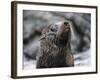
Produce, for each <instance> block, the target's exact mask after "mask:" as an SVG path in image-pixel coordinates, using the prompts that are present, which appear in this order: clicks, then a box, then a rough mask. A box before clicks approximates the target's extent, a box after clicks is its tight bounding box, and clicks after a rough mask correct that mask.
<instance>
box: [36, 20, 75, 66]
mask: <svg viewBox="0 0 100 80" xmlns="http://www.w3.org/2000/svg"><path fill="white" fill-rule="evenodd" d="M70 42H71V25H70V23H69V22H68V21H62V22H57V23H54V24H50V25H49V26H47V27H46V28H44V29H43V31H42V36H41V39H40V51H39V53H38V55H37V65H36V68H57V67H71V66H74V60H73V55H72V51H71V45H70Z"/></svg>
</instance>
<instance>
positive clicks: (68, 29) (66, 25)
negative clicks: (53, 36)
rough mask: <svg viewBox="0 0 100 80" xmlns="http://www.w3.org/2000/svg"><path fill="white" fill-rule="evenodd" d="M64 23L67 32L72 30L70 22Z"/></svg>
mask: <svg viewBox="0 0 100 80" xmlns="http://www.w3.org/2000/svg"><path fill="white" fill-rule="evenodd" d="M63 25H64V26H65V30H66V31H67V32H68V31H70V25H69V22H64V23H63Z"/></svg>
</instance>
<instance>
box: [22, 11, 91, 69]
mask: <svg viewBox="0 0 100 80" xmlns="http://www.w3.org/2000/svg"><path fill="white" fill-rule="evenodd" d="M64 20H69V21H70V22H71V25H72V40H71V49H72V53H73V56H74V63H75V66H90V65H91V52H90V43H91V36H90V35H91V14H89V13H72V12H52V11H35V10H23V69H34V68H36V54H37V53H38V50H39V45H40V42H39V38H40V36H41V32H42V29H43V28H45V27H46V25H48V24H49V23H55V22H58V21H64Z"/></svg>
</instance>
